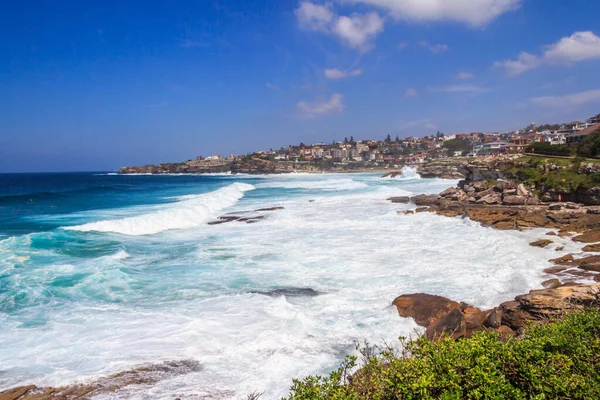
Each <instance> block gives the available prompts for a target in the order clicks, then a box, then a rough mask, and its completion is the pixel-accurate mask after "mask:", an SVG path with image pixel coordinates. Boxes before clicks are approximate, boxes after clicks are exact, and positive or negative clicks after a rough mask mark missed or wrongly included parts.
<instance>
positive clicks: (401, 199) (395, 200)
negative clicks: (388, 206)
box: [388, 196, 410, 204]
mask: <svg viewBox="0 0 600 400" xmlns="http://www.w3.org/2000/svg"><path fill="white" fill-rule="evenodd" d="M388 200H389V201H391V202H392V203H400V204H408V202H409V201H410V197H408V196H396V197H390V198H389V199H388Z"/></svg>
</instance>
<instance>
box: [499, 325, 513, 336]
mask: <svg viewBox="0 0 600 400" xmlns="http://www.w3.org/2000/svg"><path fill="white" fill-rule="evenodd" d="M496 332H498V335H500V337H501V338H502V339H510V338H512V337H515V336H517V333H516V332H515V331H513V330H512V329H510V328H509V327H508V326H506V325H501V326H499V327H498V329H496Z"/></svg>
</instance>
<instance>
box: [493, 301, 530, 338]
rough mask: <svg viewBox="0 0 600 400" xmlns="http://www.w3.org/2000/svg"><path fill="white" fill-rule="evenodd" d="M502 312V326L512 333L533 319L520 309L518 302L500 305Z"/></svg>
mask: <svg viewBox="0 0 600 400" xmlns="http://www.w3.org/2000/svg"><path fill="white" fill-rule="evenodd" d="M499 308H500V311H502V325H506V326H508V327H509V328H511V329H512V330H514V331H519V330H521V329H523V328H524V327H525V326H526V325H527V323H528V322H529V321H532V320H534V319H535V317H534V316H533V315H531V314H530V313H528V312H527V311H525V310H523V309H521V304H520V303H519V302H518V301H507V302H504V303H502V304H500V307H499Z"/></svg>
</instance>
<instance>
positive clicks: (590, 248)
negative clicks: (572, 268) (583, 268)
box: [582, 243, 600, 253]
mask: <svg viewBox="0 0 600 400" xmlns="http://www.w3.org/2000/svg"><path fill="white" fill-rule="evenodd" d="M582 250H583V251H587V252H591V253H598V252H600V243H594V244H588V245H587V246H585V247H584V248H583V249H582Z"/></svg>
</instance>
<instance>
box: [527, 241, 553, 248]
mask: <svg viewBox="0 0 600 400" xmlns="http://www.w3.org/2000/svg"><path fill="white" fill-rule="evenodd" d="M550 243H552V240H548V239H540V240H536V241H535V242H531V243H529V245H530V246H533V247H542V248H543V247H546V246H548V245H549V244H550Z"/></svg>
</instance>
